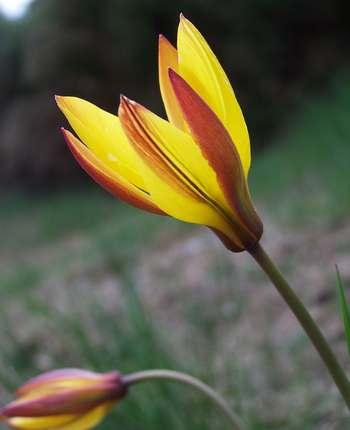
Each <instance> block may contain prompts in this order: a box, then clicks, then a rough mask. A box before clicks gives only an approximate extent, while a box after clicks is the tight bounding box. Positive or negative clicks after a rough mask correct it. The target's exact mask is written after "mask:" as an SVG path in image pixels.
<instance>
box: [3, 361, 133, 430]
mask: <svg viewBox="0 0 350 430" xmlns="http://www.w3.org/2000/svg"><path fill="white" fill-rule="evenodd" d="M16 394H17V396H16V397H17V398H16V400H14V401H13V402H11V403H9V404H8V405H7V406H5V407H4V408H2V409H0V421H1V419H3V420H4V421H5V422H6V423H7V424H8V425H9V426H10V427H12V428H15V429H19V430H45V429H54V430H87V429H90V428H92V427H94V426H96V425H97V424H98V423H99V422H100V421H101V420H102V419H103V418H104V416H105V415H106V414H107V413H108V412H109V410H110V409H111V408H112V406H113V405H114V403H115V402H116V401H117V400H119V399H121V398H122V397H124V395H125V394H126V386H125V384H124V383H123V382H122V378H121V376H120V374H119V373H118V372H110V373H105V374H98V373H94V372H89V371H85V370H80V369H62V370H55V371H52V372H48V373H44V374H42V375H40V376H37V377H36V378H33V379H31V380H29V381H28V382H27V383H26V384H24V385H23V386H22V387H21V388H19V389H18V390H17V393H16Z"/></svg>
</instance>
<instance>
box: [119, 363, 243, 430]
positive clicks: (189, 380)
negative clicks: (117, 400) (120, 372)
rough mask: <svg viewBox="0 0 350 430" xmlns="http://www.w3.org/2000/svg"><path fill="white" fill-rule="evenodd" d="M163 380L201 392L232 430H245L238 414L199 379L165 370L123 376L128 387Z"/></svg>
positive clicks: (145, 371)
mask: <svg viewBox="0 0 350 430" xmlns="http://www.w3.org/2000/svg"><path fill="white" fill-rule="evenodd" d="M161 379H163V380H167V381H175V382H179V383H181V384H186V385H189V386H190V387H192V388H194V389H196V390H197V391H200V392H201V393H202V394H204V395H205V396H206V397H208V399H210V401H211V402H213V403H214V404H215V405H216V406H217V407H218V408H219V409H220V410H221V411H222V412H223V413H224V415H225V416H226V417H227V418H228V419H229V421H230V422H231V424H232V429H234V430H242V429H243V427H242V423H241V421H240V419H239V418H238V417H237V416H236V414H234V413H233V412H232V410H231V408H230V406H229V405H228V404H227V402H226V401H225V400H224V398H223V397H221V396H220V394H218V393H217V392H216V391H214V390H213V389H212V388H211V387H209V385H207V384H205V383H204V382H202V381H200V380H199V379H197V378H194V377H193V376H190V375H188V374H186V373H182V372H177V371H174V370H165V369H155V370H144V371H140V372H135V373H130V374H129V375H125V376H123V382H124V384H125V386H127V387H129V386H131V385H135V384H139V383H141V382H147V381H152V380H161Z"/></svg>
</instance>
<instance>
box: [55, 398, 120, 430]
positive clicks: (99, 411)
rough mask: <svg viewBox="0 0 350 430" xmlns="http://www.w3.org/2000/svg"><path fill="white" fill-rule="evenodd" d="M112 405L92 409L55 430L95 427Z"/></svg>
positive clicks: (76, 429) (79, 429) (80, 429)
mask: <svg viewBox="0 0 350 430" xmlns="http://www.w3.org/2000/svg"><path fill="white" fill-rule="evenodd" d="M113 405H114V403H113V402H112V403H111V402H109V403H106V404H104V405H101V406H98V407H97V408H95V409H92V410H91V411H90V412H88V413H87V414H85V415H83V416H81V417H79V418H78V419H76V420H74V421H72V422H69V423H68V424H65V425H62V426H60V427H56V429H57V430H88V429H92V428H93V427H96V426H97V424H99V423H100V422H101V421H102V420H103V418H104V417H105V416H106V415H107V414H108V412H109V411H110V410H111V408H112V406H113Z"/></svg>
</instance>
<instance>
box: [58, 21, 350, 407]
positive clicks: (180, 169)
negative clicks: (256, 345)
mask: <svg viewBox="0 0 350 430" xmlns="http://www.w3.org/2000/svg"><path fill="white" fill-rule="evenodd" d="M159 83H160V91H161V95H162V99H163V102H164V106H165V111H166V114H167V118H168V120H164V119H162V118H160V117H159V116H157V115H155V114H154V113H152V112H150V111H149V110H147V109H146V108H145V107H143V106H142V105H140V104H138V103H136V102H134V101H131V100H129V99H128V98H126V97H124V96H122V97H121V100H120V105H119V110H118V116H117V115H112V114H110V113H107V112H105V111H103V110H102V109H100V108H98V107H97V106H94V105H93V104H91V103H89V102H87V101H84V100H82V99H79V98H76V97H57V98H56V100H57V103H58V106H59V108H60V109H61V111H62V112H63V113H64V115H65V116H66V118H67V119H68V122H69V123H70V125H71V126H72V128H73V129H74V131H75V132H76V134H77V135H78V137H79V139H80V140H79V139H78V138H77V137H75V136H74V135H73V134H72V133H70V132H69V131H67V130H64V129H63V134H64V136H65V139H66V142H67V144H68V146H69V148H70V149H71V151H72V153H73V155H74V156H75V158H76V159H77V161H78V163H79V164H80V165H81V166H82V168H83V169H85V170H86V172H87V173H88V174H90V175H91V176H92V177H93V179H95V181H97V182H98V183H99V184H100V185H102V187H104V188H105V189H107V190H108V191H110V192H111V193H112V194H113V195H115V196H117V197H119V198H120V199H122V200H124V201H126V202H128V203H130V204H132V205H134V206H136V207H138V208H141V209H144V210H146V211H149V212H153V213H156V214H161V215H169V216H172V217H174V218H178V219H180V220H182V221H186V222H190V223H195V224H202V225H206V226H208V227H209V228H211V229H212V230H213V231H214V232H215V233H216V234H217V235H218V237H219V238H220V239H221V240H222V242H223V243H224V244H225V246H226V247H227V248H228V249H229V250H231V251H234V252H240V251H244V250H246V251H248V252H249V253H250V254H251V256H252V257H253V258H254V259H255V261H256V262H257V263H258V265H259V266H260V267H261V268H262V270H263V271H264V272H265V273H266V275H267V276H268V277H269V279H270V280H271V282H272V283H273V285H274V286H275V287H276V289H277V291H278V293H279V294H280V295H281V296H282V298H283V299H284V300H285V302H286V303H287V305H288V306H289V307H290V309H291V311H292V312H293V313H294V315H295V316H296V318H297V319H298V321H299V322H300V324H301V326H302V327H303V328H304V330H305V332H306V334H307V335H308V336H309V338H310V340H311V342H312V343H313V345H314V346H315V348H316V350H317V351H318V353H319V355H320V357H321V358H322V360H323V362H324V363H325V365H326V367H327V368H328V370H329V372H330V374H331V376H332V377H333V380H334V382H335V383H336V385H337V387H338V389H339V391H340V393H341V394H342V396H343V398H344V400H345V401H346V403H347V405H348V407H349V409H350V381H349V380H348V379H347V377H346V375H345V372H344V371H343V369H342V368H341V366H340V364H339V362H338V360H337V358H336V357H335V355H334V353H333V351H332V349H331V348H330V346H329V345H328V343H327V341H326V340H325V338H324V336H323V334H322V332H321V331H320V330H319V328H318V326H317V324H316V323H315V321H314V320H313V318H312V316H311V315H310V314H309V312H308V310H307V309H306V308H305V306H304V304H303V303H302V301H301V300H300V299H299V297H298V296H297V295H296V294H295V293H294V291H293V290H292V289H291V287H290V286H289V284H288V283H287V281H286V280H285V279H284V277H283V276H282V274H281V273H280V272H279V270H278V269H277V267H276V266H275V264H274V263H273V261H272V260H271V259H270V257H269V256H268V254H267V253H266V252H265V250H264V249H263V248H262V246H261V244H260V238H261V236H262V233H263V226H262V223H261V221H260V218H259V216H258V215H257V213H256V211H255V209H254V206H253V203H252V201H251V198H250V193H249V189H248V173H249V168H250V161H251V159H250V158H251V157H250V142H249V135H248V130H247V127H246V124H245V121H244V117H243V114H242V111H241V109H240V106H239V104H238V102H237V99H236V96H235V94H234V91H233V89H232V87H231V84H230V82H229V80H228V78H227V76H226V74H225V72H224V70H223V68H222V67H221V65H220V63H219V61H218V59H217V58H216V56H215V54H214V53H213V52H212V50H211V49H210V47H209V45H208V44H207V42H206V40H205V39H204V38H203V36H202V35H201V33H200V32H199V31H198V30H197V29H196V28H195V27H194V25H193V24H192V23H191V22H190V21H188V20H187V19H186V18H185V17H183V16H180V24H179V28H178V33H177V47H176V48H175V47H174V46H173V45H172V44H171V43H170V42H169V41H168V40H167V39H166V38H165V37H164V36H160V37H159Z"/></svg>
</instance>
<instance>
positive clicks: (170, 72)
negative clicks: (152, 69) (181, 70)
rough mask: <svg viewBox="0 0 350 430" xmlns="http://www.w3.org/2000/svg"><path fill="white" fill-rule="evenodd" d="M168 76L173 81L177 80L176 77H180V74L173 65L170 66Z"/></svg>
mask: <svg viewBox="0 0 350 430" xmlns="http://www.w3.org/2000/svg"><path fill="white" fill-rule="evenodd" d="M168 76H169V79H170V80H171V81H173V80H175V79H176V78H178V77H179V75H178V74H177V73H176V72H175V70H174V69H172V68H171V67H168Z"/></svg>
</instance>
